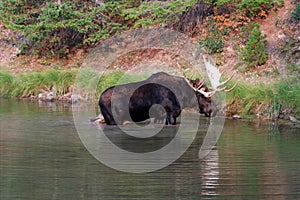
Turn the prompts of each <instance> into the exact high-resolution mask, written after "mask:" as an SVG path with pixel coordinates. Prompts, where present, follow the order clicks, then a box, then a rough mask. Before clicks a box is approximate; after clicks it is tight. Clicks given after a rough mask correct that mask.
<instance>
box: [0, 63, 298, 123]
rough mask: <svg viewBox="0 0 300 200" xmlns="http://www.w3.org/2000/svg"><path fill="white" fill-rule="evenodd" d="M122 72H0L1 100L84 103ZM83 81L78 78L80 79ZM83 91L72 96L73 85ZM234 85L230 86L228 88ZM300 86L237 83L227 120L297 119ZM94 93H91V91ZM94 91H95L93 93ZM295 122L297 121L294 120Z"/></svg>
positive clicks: (228, 102)
mask: <svg viewBox="0 0 300 200" xmlns="http://www.w3.org/2000/svg"><path fill="white" fill-rule="evenodd" d="M124 74H125V73H124V71H112V72H111V73H109V74H107V75H105V76H102V77H101V80H99V79H97V76H98V74H97V73H96V72H95V71H93V70H91V69H87V71H85V73H82V74H78V72H77V71H75V70H54V69H51V70H46V71H44V72H30V73H21V74H18V75H12V74H10V73H9V72H6V71H1V70H0V78H1V79H0V97H4V98H18V99H29V100H36V101H38V100H40V101H44V102H47V101H48V102H52V101H57V102H68V103H76V102H80V101H82V102H87V101H89V100H90V99H97V98H99V96H100V94H101V92H102V91H104V90H105V89H106V88H108V87H110V86H112V85H116V84H118V80H119V79H120V78H121V77H123V76H124ZM83 75H84V77H81V76H83ZM144 76H145V75H143V76H141V75H140V76H137V75H135V76H132V77H127V78H128V79H126V81H128V82H133V81H134V80H135V81H136V80H138V79H140V80H143V79H144ZM75 79H76V84H79V85H78V86H80V87H81V88H83V89H82V90H81V91H80V92H77V93H78V94H74V93H73V87H74V84H75ZM78 80H79V81H78ZM234 83H235V81H231V82H229V87H230V86H231V85H233V84H234ZM299 89H300V83H299V82H296V81H293V80H284V79H283V80H281V81H278V82H276V83H272V84H265V83H260V84H257V85H253V84H249V83H245V82H238V86H237V87H236V88H235V89H234V90H233V91H231V92H229V93H227V94H226V116H227V117H232V118H236V119H238V118H262V119H271V120H276V119H286V120H289V119H290V118H293V119H294V118H295V120H298V119H299V116H300V100H298V99H297V96H300V90H299ZM91 90H94V92H93V93H91V92H90V91H91ZM95 90H96V91H95ZM297 118H298V119H297Z"/></svg>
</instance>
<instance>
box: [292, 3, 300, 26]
mask: <svg viewBox="0 0 300 200" xmlns="http://www.w3.org/2000/svg"><path fill="white" fill-rule="evenodd" d="M292 17H293V18H294V19H295V20H297V21H299V20H300V2H297V3H296V7H295V9H294V11H293V12H292Z"/></svg>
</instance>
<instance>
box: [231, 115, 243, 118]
mask: <svg viewBox="0 0 300 200" xmlns="http://www.w3.org/2000/svg"><path fill="white" fill-rule="evenodd" d="M232 119H242V117H241V116H240V115H233V116H232Z"/></svg>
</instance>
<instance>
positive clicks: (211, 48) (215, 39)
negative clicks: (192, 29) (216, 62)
mask: <svg viewBox="0 0 300 200" xmlns="http://www.w3.org/2000/svg"><path fill="white" fill-rule="evenodd" d="M208 24H209V30H208V33H207V36H206V37H204V38H200V40H199V43H200V44H201V45H202V46H203V47H204V49H205V50H206V51H207V52H208V53H219V52H222V49H223V47H224V40H223V37H222V34H221V32H220V30H219V29H218V27H217V25H216V24H215V23H214V22H213V21H212V20H210V21H209V22H208Z"/></svg>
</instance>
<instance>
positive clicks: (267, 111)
mask: <svg viewBox="0 0 300 200" xmlns="http://www.w3.org/2000/svg"><path fill="white" fill-rule="evenodd" d="M230 84H233V83H229V85H230ZM226 101H227V103H228V104H234V103H236V104H238V105H239V106H240V110H239V112H240V114H241V115H242V116H244V117H245V116H249V115H252V116H253V115H255V114H258V113H263V114H264V115H265V116H268V117H271V116H276V115H278V114H279V111H280V109H281V108H282V109H290V110H293V111H294V113H295V114H297V115H300V82H299V80H298V81H297V79H296V78H294V79H289V80H282V81H280V82H278V83H276V84H265V83H260V84H257V85H253V84H249V83H245V82H239V83H238V85H237V87H236V88H235V89H234V90H233V91H231V92H230V93H227V95H226Z"/></svg>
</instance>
